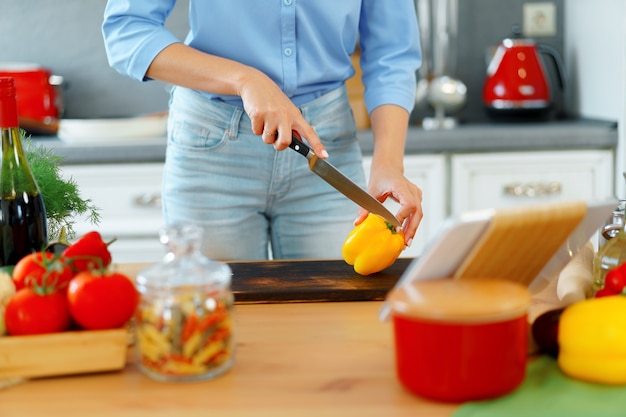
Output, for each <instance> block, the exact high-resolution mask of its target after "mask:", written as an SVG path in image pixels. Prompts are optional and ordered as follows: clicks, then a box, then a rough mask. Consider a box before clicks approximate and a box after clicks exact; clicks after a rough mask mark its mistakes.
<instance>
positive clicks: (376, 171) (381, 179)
mask: <svg viewBox="0 0 626 417" xmlns="http://www.w3.org/2000/svg"><path fill="white" fill-rule="evenodd" d="M368 192H369V193H370V194H371V195H373V196H374V197H376V198H377V199H378V200H379V201H380V202H384V201H385V200H387V198H392V199H393V200H395V201H396V202H398V203H399V204H400V208H399V209H398V212H397V213H396V217H397V218H398V220H399V221H400V223H402V230H403V232H404V243H405V245H407V246H411V243H412V242H413V237H414V236H415V233H416V231H417V228H418V226H419V224H420V222H421V221H422V217H423V212H422V190H421V189H420V188H419V187H418V186H417V185H415V184H413V183H412V182H410V181H409V180H408V179H407V178H405V176H404V175H403V174H402V171H401V170H400V169H398V168H397V167H387V168H384V167H380V168H376V167H374V166H372V171H371V175H370V181H369V186H368ZM367 214H368V211H367V210H365V209H363V208H362V209H360V210H359V212H358V214H357V218H356V219H355V221H354V224H355V225H358V224H359V223H361V222H362V221H363V220H365V218H366V217H367Z"/></svg>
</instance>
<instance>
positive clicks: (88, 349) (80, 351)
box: [0, 329, 128, 380]
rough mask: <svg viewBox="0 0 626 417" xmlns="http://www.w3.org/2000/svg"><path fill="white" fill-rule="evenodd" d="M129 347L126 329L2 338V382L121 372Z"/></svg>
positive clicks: (0, 354) (0, 367) (0, 351)
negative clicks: (5, 380) (18, 379)
mask: <svg viewBox="0 0 626 417" xmlns="http://www.w3.org/2000/svg"><path fill="white" fill-rule="evenodd" d="M127 348H128V331H127V330H126V329H114V330H99V331H71V332H63V333H52V334H45V335H36V336H4V337H0V380H2V379H11V378H34V377H45V376H56V375H69V374H81V373H91V372H103V371H115V370H120V369H123V368H124V366H125V365H126V355H127V350H128V349H127Z"/></svg>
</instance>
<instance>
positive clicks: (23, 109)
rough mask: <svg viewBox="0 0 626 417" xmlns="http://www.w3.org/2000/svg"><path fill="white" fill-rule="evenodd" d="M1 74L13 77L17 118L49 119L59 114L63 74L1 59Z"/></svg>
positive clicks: (48, 120) (40, 120) (33, 65)
mask: <svg viewBox="0 0 626 417" xmlns="http://www.w3.org/2000/svg"><path fill="white" fill-rule="evenodd" d="M0 76H3V77H13V78H14V79H15V88H16V90H17V112H18V115H19V117H20V119H31V120H34V121H37V122H42V123H49V122H51V121H52V120H56V119H58V118H59V117H60V116H61V112H62V100H61V94H60V85H61V83H62V77H60V76H56V75H53V74H52V73H51V72H50V71H49V70H47V69H46V68H43V67H41V66H39V65H37V64H31V63H21V62H0Z"/></svg>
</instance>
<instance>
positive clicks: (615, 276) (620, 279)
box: [604, 266, 626, 294]
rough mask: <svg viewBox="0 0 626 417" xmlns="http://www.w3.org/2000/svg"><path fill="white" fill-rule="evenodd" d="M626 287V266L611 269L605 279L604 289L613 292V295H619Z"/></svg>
mask: <svg viewBox="0 0 626 417" xmlns="http://www.w3.org/2000/svg"><path fill="white" fill-rule="evenodd" d="M625 286H626V266H618V267H617V268H613V269H611V270H610V271H609V272H608V273H607V274H606V278H605V279H604V288H607V289H608V290H609V291H612V292H613V294H619V293H621V292H622V290H623V289H624V287H625Z"/></svg>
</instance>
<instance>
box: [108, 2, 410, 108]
mask: <svg viewBox="0 0 626 417" xmlns="http://www.w3.org/2000/svg"><path fill="white" fill-rule="evenodd" d="M175 3H176V0H109V1H108V3H107V6H106V9H105V15H104V23H103V25H102V29H103V34H104V39H105V45H106V50H107V55H108V59H109V62H110V64H111V65H112V66H113V67H114V68H115V69H116V70H117V71H119V72H120V73H122V74H125V75H128V76H130V77H133V78H136V79H138V80H146V77H145V74H146V71H147V69H148V66H149V65H150V63H151V62H152V60H153V59H154V58H155V57H156V55H157V54H158V53H159V52H160V51H161V50H163V49H164V48H165V47H167V46H168V45H170V44H172V43H175V42H180V40H179V39H177V38H176V37H175V36H174V35H173V34H172V33H171V32H169V31H168V30H167V29H165V27H164V24H165V20H166V19H167V17H168V15H169V14H170V12H171V10H172V9H173V8H174V5H175ZM189 16H190V17H189V26H190V30H189V33H188V35H187V37H186V39H185V40H184V42H185V43H186V44H188V45H190V46H192V47H193V48H196V49H198V50H200V51H204V52H207V53H210V54H214V55H218V56H221V57H224V58H229V59H232V60H235V61H239V62H241V63H244V64H247V65H250V66H252V67H255V68H257V69H259V70H261V71H263V72H264V73H265V74H267V75H268V76H269V77H271V78H272V80H274V81H275V82H276V84H277V85H278V86H280V88H281V89H282V90H283V91H284V92H285V94H286V95H287V96H288V97H290V98H291V99H292V100H293V102H294V103H295V104H296V105H300V104H304V103H306V102H308V101H310V100H312V99H314V98H317V97H319V96H320V95H323V94H324V93H326V92H328V91H331V90H333V89H335V88H337V87H339V86H341V85H342V84H343V83H344V82H345V80H347V79H348V78H350V77H351V76H352V75H353V74H354V69H353V67H352V63H351V60H350V55H351V54H352V53H353V52H354V50H355V46H356V44H357V42H358V43H359V44H360V48H361V53H362V59H361V69H362V71H363V83H364V85H365V87H366V90H365V103H366V106H367V108H368V109H369V110H370V111H371V110H373V109H374V108H376V107H378V106H380V105H382V104H396V105H398V106H401V107H404V108H405V109H407V110H408V111H411V110H412V108H413V105H414V93H415V71H416V70H417V68H418V67H419V65H420V63H421V52H420V46H419V35H418V30H417V18H416V14H415V6H414V2H413V0H271V1H270V0H190V1H189ZM205 94H207V95H208V96H209V97H210V98H218V99H221V100H224V101H226V102H230V103H233V104H238V105H241V99H240V98H239V97H234V96H216V95H214V94H210V93H205Z"/></svg>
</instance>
